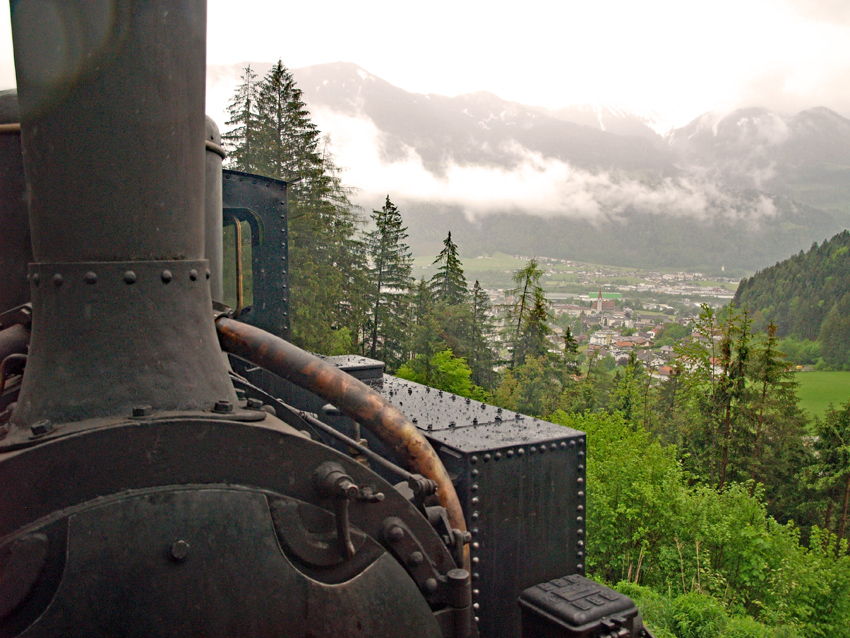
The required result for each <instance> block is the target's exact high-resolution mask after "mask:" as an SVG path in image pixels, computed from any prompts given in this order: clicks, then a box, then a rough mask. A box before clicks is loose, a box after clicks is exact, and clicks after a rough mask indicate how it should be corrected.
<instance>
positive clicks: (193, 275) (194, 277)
mask: <svg viewBox="0 0 850 638" xmlns="http://www.w3.org/2000/svg"><path fill="white" fill-rule="evenodd" d="M189 279H191V280H192V281H197V280H198V271H197V270H195V269H194V268H192V270H190V271H189Z"/></svg>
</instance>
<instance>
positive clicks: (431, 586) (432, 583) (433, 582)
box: [422, 578, 437, 594]
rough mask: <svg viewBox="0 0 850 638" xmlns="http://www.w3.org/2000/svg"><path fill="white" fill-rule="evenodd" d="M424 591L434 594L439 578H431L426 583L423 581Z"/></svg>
mask: <svg viewBox="0 0 850 638" xmlns="http://www.w3.org/2000/svg"><path fill="white" fill-rule="evenodd" d="M422 591H424V592H425V593H426V594H434V593H436V592H437V579H436V578H429V579H428V580H426V581H425V582H424V583H422Z"/></svg>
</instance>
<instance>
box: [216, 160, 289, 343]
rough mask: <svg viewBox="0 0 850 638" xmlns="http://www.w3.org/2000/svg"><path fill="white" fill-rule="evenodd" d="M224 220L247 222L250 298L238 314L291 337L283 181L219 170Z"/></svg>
mask: <svg viewBox="0 0 850 638" xmlns="http://www.w3.org/2000/svg"><path fill="white" fill-rule="evenodd" d="M223 177H224V179H223V180H222V200H223V206H224V211H223V214H224V223H225V225H227V224H233V223H234V222H235V221H236V220H238V221H243V222H248V224H249V225H250V226H251V249H252V266H253V291H254V301H253V304H252V305H251V308H250V309H249V310H247V311H246V312H244V313H243V314H242V315H241V316H240V317H238V319H239V320H240V321H244V322H245V323H248V324H250V325H252V326H256V327H257V328H262V329H263V330H265V331H266V332H270V333H272V334H273V335H276V336H278V337H281V338H282V339H287V340H288V339H289V338H290V323H289V236H288V235H289V228H288V225H287V216H286V215H287V207H286V186H287V184H286V182H284V181H281V180H277V179H272V178H270V177H262V176H260V175H252V174H250V173H241V172H239V171H230V170H226V171H223Z"/></svg>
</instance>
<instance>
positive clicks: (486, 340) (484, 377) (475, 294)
mask: <svg viewBox="0 0 850 638" xmlns="http://www.w3.org/2000/svg"><path fill="white" fill-rule="evenodd" d="M469 303H470V310H471V312H472V326H471V333H472V334H471V343H470V348H469V355H468V356H467V362H468V363H469V367H470V369H471V370H472V382H473V383H475V384H476V385H480V386H482V387H485V388H490V387H492V385H493V382H494V381H495V378H494V376H495V374H494V372H493V368H494V367H495V365H496V356H495V353H494V352H493V347H492V345H491V340H492V335H493V321H492V319H491V317H490V312H491V305H490V298H489V297H488V296H487V293H486V292H485V291H484V289H483V288H482V287H481V284H480V283H479V282H478V280H477V279H476V280H475V284H474V285H473V286H472V295H471V296H470V300H469Z"/></svg>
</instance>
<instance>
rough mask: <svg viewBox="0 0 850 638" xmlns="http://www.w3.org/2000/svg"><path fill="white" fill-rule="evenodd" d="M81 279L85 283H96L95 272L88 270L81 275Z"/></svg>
mask: <svg viewBox="0 0 850 638" xmlns="http://www.w3.org/2000/svg"><path fill="white" fill-rule="evenodd" d="M83 281H84V282H86V283H87V284H96V283H97V273H94V272H92V271H91V270H89V271H88V272H87V273H86V274H85V275H83Z"/></svg>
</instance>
